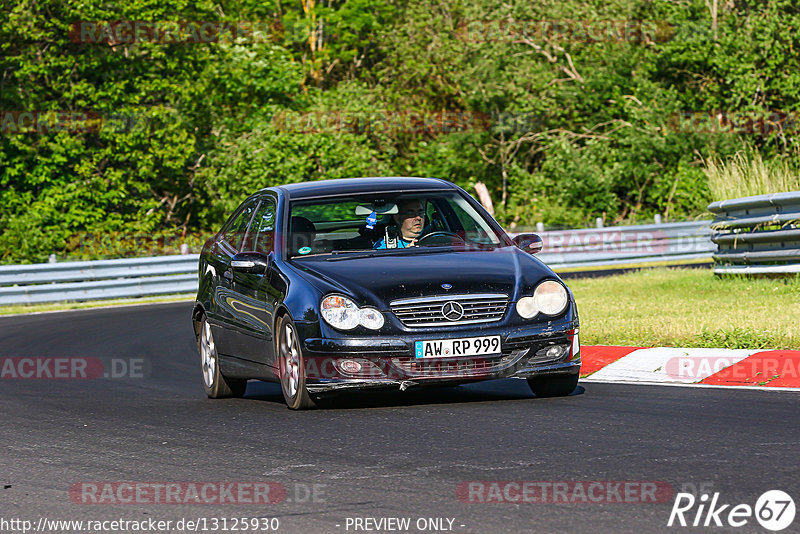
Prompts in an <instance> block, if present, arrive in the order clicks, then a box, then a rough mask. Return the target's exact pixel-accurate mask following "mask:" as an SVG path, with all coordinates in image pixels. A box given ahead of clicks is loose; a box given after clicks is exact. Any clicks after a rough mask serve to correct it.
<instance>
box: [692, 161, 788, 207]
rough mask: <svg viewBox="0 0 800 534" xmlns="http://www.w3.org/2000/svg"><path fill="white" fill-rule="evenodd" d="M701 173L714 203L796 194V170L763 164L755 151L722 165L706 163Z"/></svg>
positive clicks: (784, 164) (781, 163)
mask: <svg viewBox="0 0 800 534" xmlns="http://www.w3.org/2000/svg"><path fill="white" fill-rule="evenodd" d="M704 170H705V173H706V176H707V177H708V188H709V189H710V190H711V196H712V197H713V199H714V200H728V199H732V198H740V197H749V196H753V195H766V194H768V193H781V192H785V191H800V173H798V172H797V170H795V169H793V168H792V167H791V166H790V165H789V164H788V162H787V161H786V160H781V161H772V162H770V163H766V162H765V161H764V160H763V159H761V155H760V154H759V153H758V152H757V151H755V150H751V151H748V152H747V153H742V152H740V153H738V154H736V155H735V156H733V157H731V158H729V159H727V160H725V161H723V160H720V159H717V158H712V159H709V160H707V161H706V167H705V169H704Z"/></svg>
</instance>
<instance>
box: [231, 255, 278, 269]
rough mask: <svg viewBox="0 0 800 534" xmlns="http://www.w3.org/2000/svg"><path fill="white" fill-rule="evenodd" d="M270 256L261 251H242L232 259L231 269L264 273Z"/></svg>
mask: <svg viewBox="0 0 800 534" xmlns="http://www.w3.org/2000/svg"><path fill="white" fill-rule="evenodd" d="M269 262H270V258H269V256H267V255H266V254H262V253H261V252H240V253H239V254H237V255H236V256H234V257H233V258H232V259H231V269H233V270H234V271H236V272H239V273H249V274H264V273H265V272H267V267H268V266H269Z"/></svg>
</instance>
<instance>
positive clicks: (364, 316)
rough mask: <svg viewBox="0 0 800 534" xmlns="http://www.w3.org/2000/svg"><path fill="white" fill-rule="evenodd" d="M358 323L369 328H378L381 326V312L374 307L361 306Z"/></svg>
mask: <svg viewBox="0 0 800 534" xmlns="http://www.w3.org/2000/svg"><path fill="white" fill-rule="evenodd" d="M360 323H361V326H363V327H365V328H369V329H370V330H378V329H379V328H380V327H382V326H383V314H382V313H381V312H379V311H378V310H376V309H375V308H362V309H361V320H360Z"/></svg>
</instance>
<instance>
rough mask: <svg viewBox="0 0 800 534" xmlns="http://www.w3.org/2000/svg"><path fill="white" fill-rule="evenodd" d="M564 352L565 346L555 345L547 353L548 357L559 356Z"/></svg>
mask: <svg viewBox="0 0 800 534" xmlns="http://www.w3.org/2000/svg"><path fill="white" fill-rule="evenodd" d="M563 353H564V347H563V346H561V345H553V346H552V347H550V348H549V349H547V352H546V353H545V354H546V355H547V357H548V358H558V357H559V356H561V355H562V354H563Z"/></svg>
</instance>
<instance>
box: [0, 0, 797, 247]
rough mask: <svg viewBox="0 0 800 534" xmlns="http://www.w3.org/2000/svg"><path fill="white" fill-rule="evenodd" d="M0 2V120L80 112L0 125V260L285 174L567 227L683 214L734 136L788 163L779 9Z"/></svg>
mask: <svg viewBox="0 0 800 534" xmlns="http://www.w3.org/2000/svg"><path fill="white" fill-rule="evenodd" d="M2 9H3V15H4V16H3V17H2V18H0V73H2V74H1V75H0V111H3V112H8V111H15V112H19V111H35V112H45V111H47V112H58V111H61V112H64V111H67V112H77V113H90V114H92V116H93V117H99V118H100V119H101V120H102V122H101V123H100V127H99V128H97V127H94V128H67V129H62V130H61V131H58V130H54V131H44V132H37V131H28V132H17V131H14V130H13V129H11V130H9V129H8V128H4V129H2V131H0V262H6V263H9V262H19V261H43V260H45V259H46V258H47V256H48V254H50V253H57V254H59V255H60V256H63V255H65V254H66V255H73V256H75V257H79V256H81V254H83V253H82V252H80V251H79V250H78V249H75V248H74V241H75V236H77V235H82V234H85V233H91V234H98V233H103V232H107V233H109V235H119V236H123V235H125V236H128V235H139V234H149V235H153V236H161V235H172V236H175V235H178V236H190V235H199V234H205V233H209V232H213V231H215V230H216V229H217V228H218V225H219V224H220V223H221V222H222V220H223V219H224V218H225V216H226V214H227V213H228V212H229V211H230V209H232V208H233V207H234V206H235V205H237V204H238V203H239V202H240V201H241V200H242V199H243V198H244V197H245V196H247V195H248V194H249V193H251V192H252V191H253V190H255V189H258V188H261V187H265V186H269V185H276V184H280V183H286V182H297V181H305V180H317V179H325V178H337V177H347V176H359V175H379V176H396V175H418V176H436V177H441V178H445V179H448V180H451V181H454V182H455V183H457V184H458V185H460V186H462V187H464V188H465V189H467V190H468V191H470V192H474V187H475V184H476V183H478V182H482V183H484V184H486V185H487V187H488V188H489V191H490V194H491V196H492V198H493V201H494V205H495V211H496V216H497V218H498V220H500V222H501V223H503V224H505V225H519V226H532V225H534V224H535V223H536V222H539V221H541V222H544V223H545V224H547V225H551V226H555V225H560V226H580V225H585V224H587V223H588V222H589V221H591V220H592V219H593V218H595V217H603V218H604V219H605V220H606V223H607V224H613V223H617V222H636V221H639V220H646V219H650V218H651V217H652V215H653V214H655V213H661V214H665V215H666V217H667V219H673V220H675V219H684V218H690V217H697V216H701V215H703V214H704V212H705V207H706V206H707V204H708V203H709V202H710V201H711V200H712V194H711V192H710V188H709V180H708V179H707V177H706V175H705V173H704V167H705V162H707V161H717V162H724V161H727V158H729V157H730V156H732V155H734V154H737V153H739V152H741V151H743V150H753V151H755V152H756V153H758V154H760V155H761V157H762V158H763V161H764V162H766V163H767V164H768V165H770V166H773V167H776V168H778V167H781V166H783V167H785V168H786V169H789V172H790V173H794V172H795V170H796V169H797V168H798V167H800V165H799V164H798V157H797V150H798V146H797V128H798V127H797V124H798V117H797V113H798V112H800V110H799V109H798V103H799V102H800V83H798V82H800V68H799V67H800V57H799V56H798V55H797V53H796V51H797V50H799V49H800V31H799V30H800V12H798V10H797V8H796V5H795V2H793V1H792V0H740V1H737V2H729V3H720V6H719V13H718V14H717V16H716V19H715V20H712V16H711V13H710V12H709V9H708V7H707V4H706V2H704V1H702V0H685V1H681V2H674V1H670V0H655V1H650V0H647V1H645V0H636V1H633V2H624V1H622V0H613V1H610V2H609V1H605V2H600V1H599V0H592V1H589V2H579V1H577V0H567V1H563V2H555V1H542V2H534V3H530V2H526V3H523V2H519V3H517V2H510V3H509V2H499V1H497V0H478V1H470V2H467V1H465V0H456V1H454V2H450V3H441V2H437V1H434V0H420V1H416V2H405V1H396V0H393V1H390V0H372V1H369V2H368V1H366V0H347V1H344V0H333V1H326V2H318V1H315V0H306V1H304V2H300V1H298V2H289V3H286V2H272V1H270V2H254V1H252V0H230V1H229V0H225V1H224V2H222V3H216V2H208V1H206V0H203V1H201V2H198V3H187V2H185V1H184V0H168V1H166V2H159V3H153V2H150V1H147V0H132V1H131V2H128V3H125V4H119V5H117V4H109V3H101V2H97V1H94V0H93V1H90V2H83V3H75V2H62V1H58V0H37V1H36V2H33V1H31V0H11V1H10V2H6V3H5V4H4V5H3V8H2ZM81 20H83V21H119V20H122V21H124V20H136V21H228V22H236V21H253V22H258V23H259V25H258V28H259V32H260V33H258V34H255V35H251V36H250V38H243V39H239V40H237V41H234V42H230V41H225V40H222V41H220V42H199V43H198V42H192V43H165V42H147V41H146V40H144V41H142V42H125V41H120V42H116V41H113V40H112V41H102V40H101V42H76V41H75V40H73V39H71V37H70V32H71V31H72V30H74V26H73V23H75V22H76V21H81ZM625 20H628V21H657V23H652V24H651V25H650V26H645V27H646V28H651V29H652V28H657V30H654V31H655V33H653V32H652V31H651V32H650V33H648V35H647V38H644V37H643V36H642V35H641V34H636V33H635V32H634V33H633V34H625V33H620V29H619V28H613V27H611V26H609V24H608V22H607V21H625ZM543 21H580V22H581V24H583V25H582V26H574V25H573V27H571V28H570V29H569V31H566V30H558V31H554V30H553V27H552V25H551V26H548V25H547V24H546V23H544V22H543ZM604 21H605V22H604ZM589 24H592V25H594V26H593V28H595V30H594V33H586V31H585V30H586V27H587V25H589ZM648 24H650V23H648ZM598 28H599V30H598ZM648 31H650V30H648ZM581 32H583V33H581ZM73 34H74V32H73ZM592 36H594V38H592ZM620 36H622V38H620ZM73 37H74V35H73ZM776 112H778V113H777V115H776V114H775V113H776ZM442 113H456V114H461V115H463V116H469V117H473V118H475V119H476V120H475V121H474V123H473V124H472V125H471V126H473V127H470V128H455V131H448V130H447V129H446V128H422V129H420V128H414V127H411V126H409V122H408V117H411V116H421V117H424V121H429V122H430V121H431V120H432V121H433V123H435V122H436V120H435V118H436V117H437V116H441V114H442ZM437 114H439V115H437ZM7 116H8V115H7V114H6V115H3V117H7ZM341 117H350V119H347V120H342V119H341ZM354 117H355V118H354ZM719 117H723V118H722V119H720V118H719ZM764 117H767V118H770V120H771V118H774V117H779V120H778V121H777V122H775V121H773V122H772V123H769V124H767V125H766V126H765V125H764V122H763V118H764ZM759 118H761V119H762V120H761V122H758V120H759ZM747 119H751V120H750V122H747ZM752 119H755V122H754V121H753V120H752ZM348 120H349V122H348ZM303 121H305V124H309V123H310V124H311V125H312V127H301V126H298V125H302V124H303V123H304V122H303ZM315 125H316V126H320V125H324V127H322V128H318V127H316V126H315ZM412 126H413V125H412ZM747 180H749V179H747ZM120 239H123V238H122V237H120ZM187 239H188V238H187ZM107 246H108V249H109V250H111V251H117V252H118V253H119V254H123V255H125V254H128V252H127V250H128V248H127V247H128V245H124V244H121V245H120V246H119V247H116V248H115V246H114V245H112V244H108V245H107ZM99 253H100V252H99V251H97V252H92V254H95V255H97V254H99ZM81 257H82V256H81Z"/></svg>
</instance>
